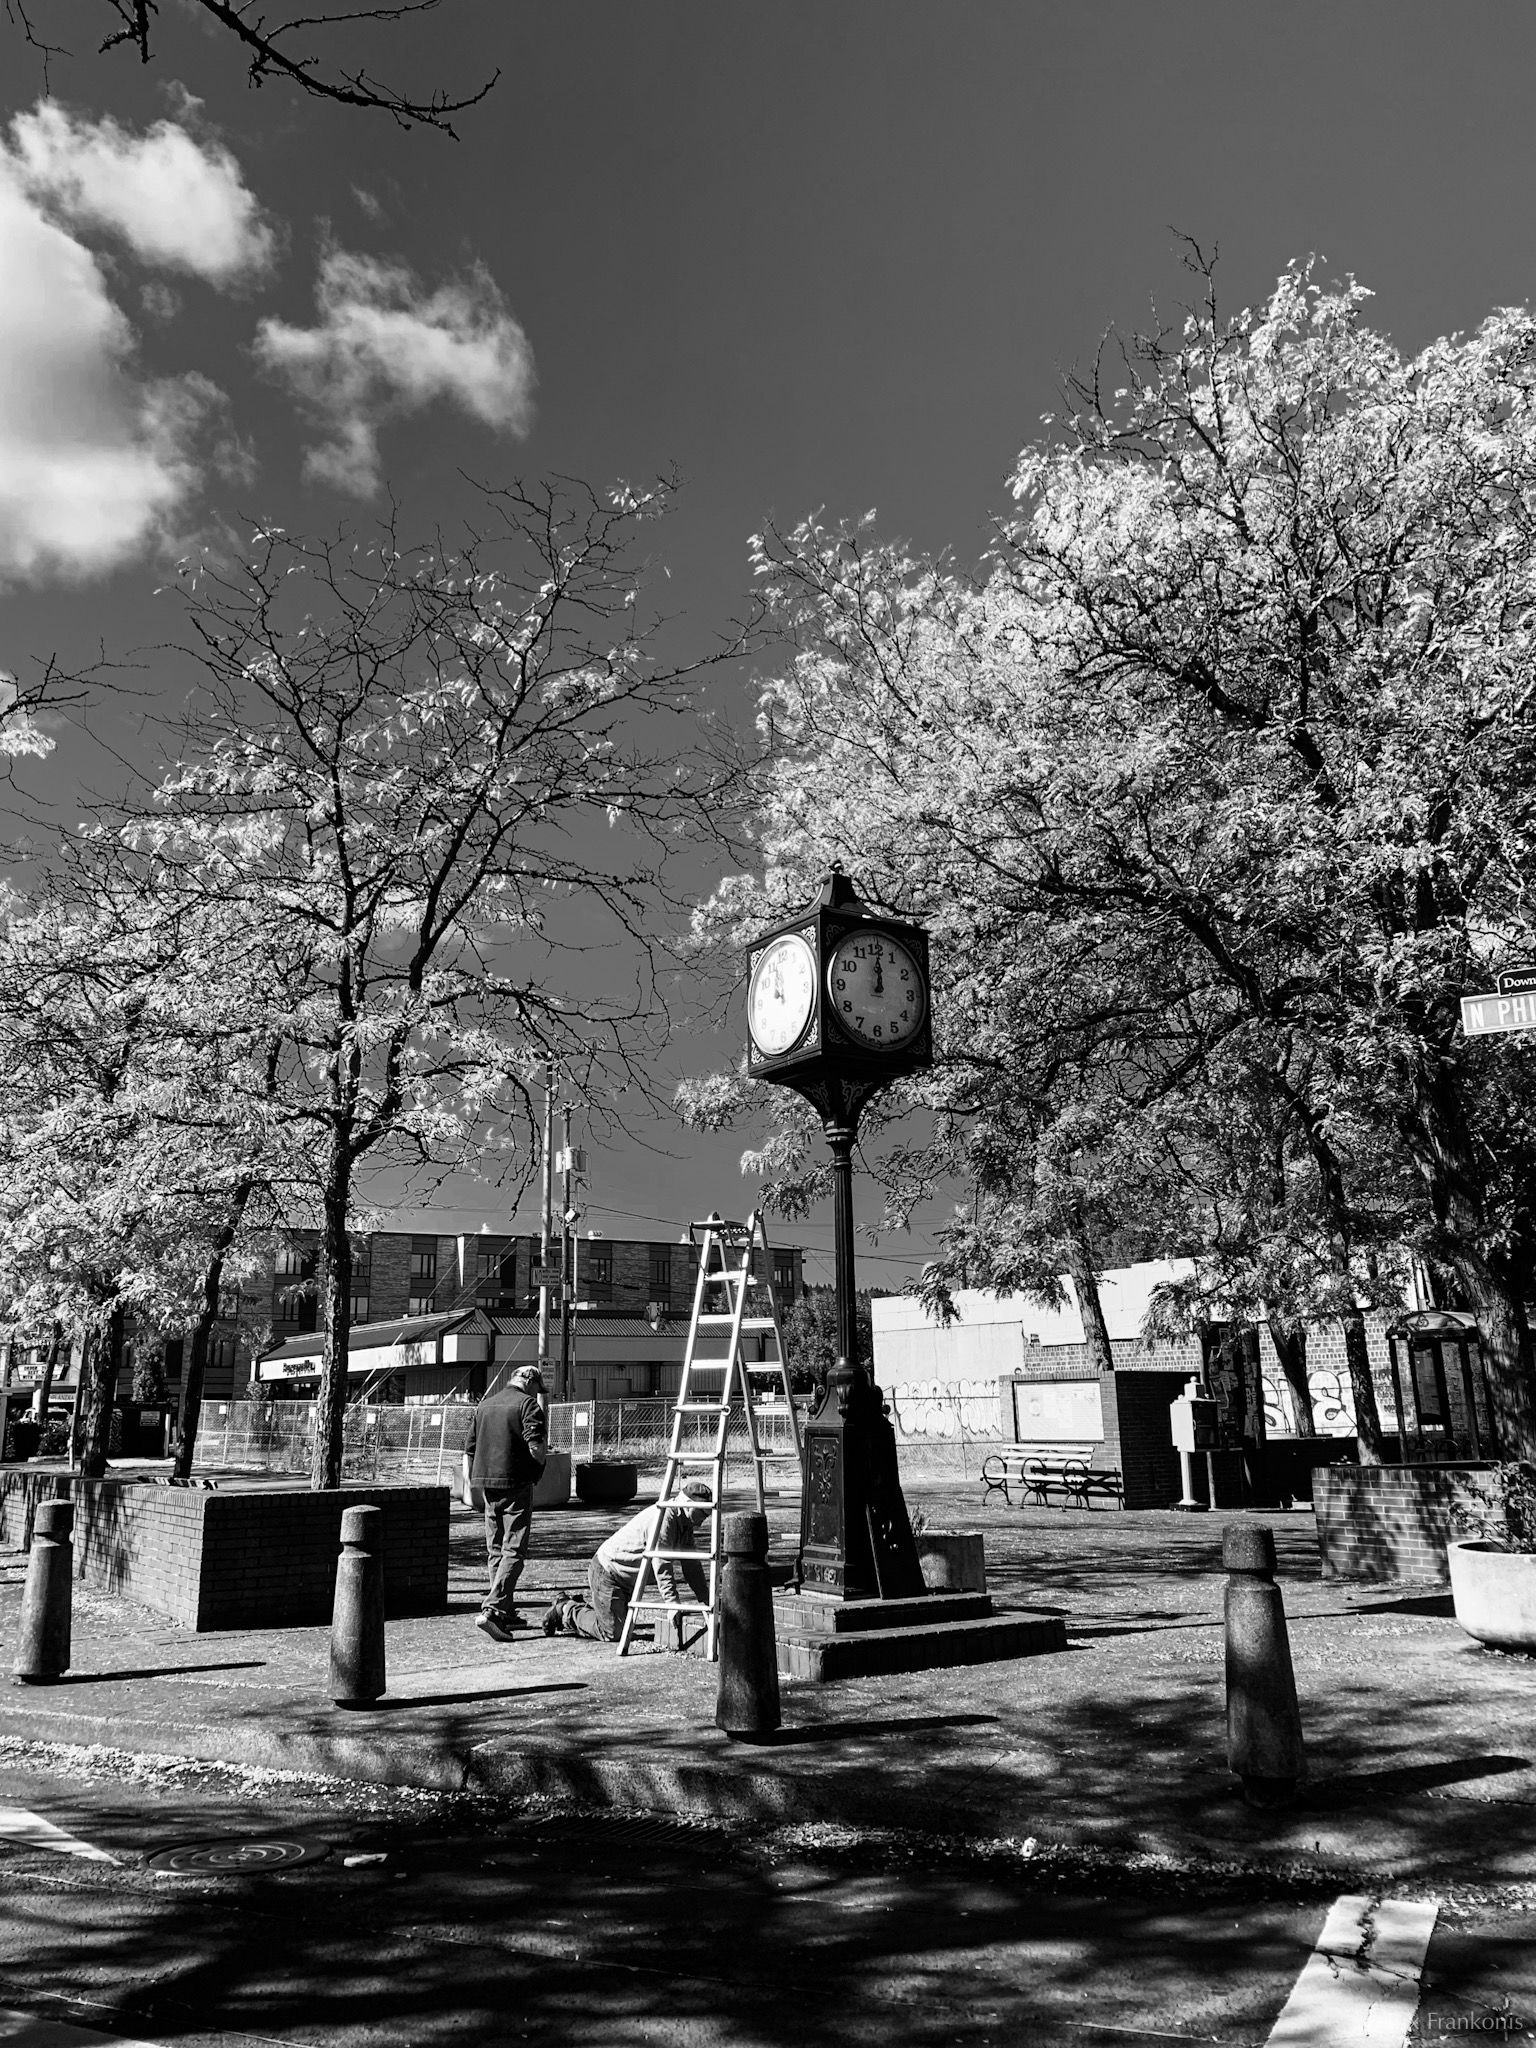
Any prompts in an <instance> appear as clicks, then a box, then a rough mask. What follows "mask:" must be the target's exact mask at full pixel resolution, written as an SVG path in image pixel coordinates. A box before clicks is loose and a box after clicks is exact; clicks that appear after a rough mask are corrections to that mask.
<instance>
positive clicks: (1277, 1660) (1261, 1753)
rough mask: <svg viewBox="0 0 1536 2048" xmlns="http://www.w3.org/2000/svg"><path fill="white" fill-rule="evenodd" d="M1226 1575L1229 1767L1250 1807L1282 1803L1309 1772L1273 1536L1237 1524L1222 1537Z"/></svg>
mask: <svg viewBox="0 0 1536 2048" xmlns="http://www.w3.org/2000/svg"><path fill="white" fill-rule="evenodd" d="M1221 1562H1222V1565H1223V1566H1224V1568H1225V1569H1226V1571H1227V1572H1228V1573H1230V1577H1229V1578H1228V1580H1227V1767H1228V1769H1229V1770H1231V1771H1232V1772H1233V1773H1234V1775H1235V1776H1237V1777H1239V1778H1241V1779H1242V1781H1243V1797H1244V1798H1245V1799H1246V1800H1247V1801H1248V1804H1249V1805H1250V1806H1283V1805H1284V1804H1285V1803H1286V1801H1287V1800H1288V1799H1290V1798H1292V1797H1293V1796H1294V1794H1295V1791H1296V1787H1297V1786H1298V1785H1299V1784H1300V1783H1301V1780H1302V1779H1303V1778H1304V1777H1305V1776H1306V1753H1305V1751H1304V1749H1303V1746H1302V1739H1301V1709H1300V1707H1299V1706H1298V1705H1297V1702H1296V1674H1295V1672H1294V1671H1293V1670H1292V1669H1291V1643H1290V1638H1289V1636H1288V1635H1287V1634H1286V1628H1285V1606H1284V1603H1283V1601H1282V1599H1281V1596H1280V1588H1279V1587H1278V1586H1277V1585H1276V1584H1275V1539H1274V1536H1273V1535H1272V1534H1271V1532H1270V1531H1269V1530H1268V1529H1266V1528H1264V1527H1263V1526H1262V1525H1261V1524H1259V1523H1253V1522H1249V1523H1238V1524H1236V1525H1235V1526H1234V1527H1232V1528H1230V1529H1228V1530H1227V1531H1226V1532H1225V1533H1224V1535H1223V1536H1222V1539H1221Z"/></svg>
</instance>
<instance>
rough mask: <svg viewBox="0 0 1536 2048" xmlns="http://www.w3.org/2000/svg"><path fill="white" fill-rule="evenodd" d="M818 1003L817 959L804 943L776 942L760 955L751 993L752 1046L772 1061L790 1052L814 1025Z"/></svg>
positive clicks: (791, 939)
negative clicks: (806, 1030) (812, 1020)
mask: <svg viewBox="0 0 1536 2048" xmlns="http://www.w3.org/2000/svg"><path fill="white" fill-rule="evenodd" d="M815 1000H816V956H815V954H814V953H813V952H812V951H811V949H810V947H809V946H808V945H807V944H806V943H805V941H804V939H799V938H796V937H794V935H793V934H790V935H787V936H786V937H784V938H782V939H775V940H774V942H773V944H772V945H771V946H768V947H765V948H764V950H763V951H762V952H761V953H760V954H759V955H758V960H757V965H756V966H755V967H754V968H753V970H752V983H751V986H750V988H749V989H748V990H747V1028H748V1030H749V1031H750V1032H751V1033H752V1043H753V1044H754V1045H755V1046H756V1047H757V1049H758V1051H759V1052H760V1053H766V1054H768V1055H769V1057H770V1058H772V1057H776V1056H777V1055H778V1054H779V1053H781V1052H788V1051H789V1049H790V1047H791V1046H792V1045H793V1044H794V1042H795V1040H796V1039H797V1038H798V1037H799V1036H800V1034H801V1032H802V1031H804V1029H805V1027H806V1025H807V1024H808V1023H809V1022H810V1017H811V1009H812V1006H813V1005H814V1003H815Z"/></svg>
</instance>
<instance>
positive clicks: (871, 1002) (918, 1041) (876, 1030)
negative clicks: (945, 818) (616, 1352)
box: [747, 866, 933, 1599]
mask: <svg viewBox="0 0 1536 2048" xmlns="http://www.w3.org/2000/svg"><path fill="white" fill-rule="evenodd" d="M748 966H749V974H750V979H749V982H748V989H747V1033H748V1036H747V1071H748V1072H749V1073H750V1074H751V1075H752V1076H753V1077H754V1078H755V1079H758V1080H763V1081H774V1082H777V1083H780V1084H781V1085H782V1086H784V1087H786V1088H793V1089H794V1090H795V1091H796V1093H797V1094H800V1095H803V1096H804V1097H805V1098H806V1100H807V1101H808V1102H809V1103H810V1104H811V1105H812V1107H813V1108H814V1109H815V1110H816V1112H817V1114H818V1115H819V1116H820V1118H821V1123H822V1129H823V1131H824V1132H825V1133H826V1139H827V1145H828V1148H829V1150H830V1151H831V1154H832V1200H833V1222H834V1240H833V1241H834V1246H835V1253H836V1271H837V1328H838V1349H839V1351H840V1353H841V1356H840V1358H839V1359H838V1362H837V1367H836V1369H835V1370H834V1371H833V1373H832V1374H831V1376H830V1378H829V1379H828V1382H827V1389H826V1393H825V1394H824V1395H823V1397H822V1400H821V1403H820V1405H819V1406H818V1408H817V1410H816V1413H815V1414H814V1415H813V1416H812V1417H811V1419H810V1421H809V1422H808V1423H807V1425H806V1432H805V1491H804V1495H803V1500H802V1507H801V1517H800V1572H801V1582H802V1584H803V1585H804V1586H805V1587H806V1588H807V1589H808V1590H811V1591H815V1592H820V1593H823V1594H829V1595H831V1596H833V1597H835V1598H838V1599H869V1598H875V1597H880V1598H884V1599H905V1598H911V1597H913V1596H914V1595H919V1594H921V1593H923V1592H924V1590H925V1589H924V1586H923V1577H922V1570H921V1567H920V1566H919V1563H918V1558H917V1547H916V1545H915V1544H914V1542H913V1540H912V1526H911V1523H910V1521H909V1520H908V1517H907V1507H906V1502H905V1500H904V1499H903V1498H902V1492H901V1481H900V1477H899V1475H898V1473H897V1469H896V1439H895V1433H894V1431H893V1430H892V1428H891V1423H890V1418H889V1417H888V1416H887V1414H886V1412H885V1403H884V1401H883V1400H882V1399H881V1397H880V1392H879V1389H878V1388H877V1387H876V1386H875V1384H874V1380H873V1377H872V1375H871V1374H870V1372H869V1371H868V1370H867V1369H866V1368H865V1366H864V1365H863V1364H862V1363H861V1362H860V1361H859V1357H858V1343H857V1334H856V1332H857V1317H856V1299H857V1297H856V1292H855V1287H854V1270H853V1268H854V1245H853V1147H854V1142H855V1139H856V1137H857V1135H858V1123H859V1113H860V1111H861V1110H862V1109H863V1107H864V1104H865V1103H866V1102H867V1101H868V1100H869V1099H870V1097H871V1096H872V1095H875V1094H877V1093H878V1092H879V1090H880V1089H882V1088H883V1087H885V1086H886V1085H887V1084H888V1083H889V1082H891V1081H893V1080H895V1079H896V1078H897V1076H898V1075H901V1074H909V1073H912V1072H914V1071H916V1070H917V1069H918V1068H921V1067H926V1066H929V1065H931V1064H932V1061H933V1036H932V1029H931V1024H930V1018H929V975H928V935H927V933H926V932H925V931H924V930H923V929H922V927H921V926H920V925H915V924H906V923H903V922H902V921H900V920H899V919H895V918H890V917H885V916H883V915H881V914H880V913H879V912H878V911H874V910H871V909H870V907H869V905H868V904H866V903H863V902H861V901H860V900H859V898H858V896H857V895H856V894H855V893H854V890H853V885H852V884H851V883H850V881H849V880H848V877H847V876H846V875H845V874H844V872H843V870H842V869H841V868H840V867H836V866H834V868H833V869H832V872H831V874H830V875H829V876H828V878H827V882H826V886H825V887H824V888H823V890H822V892H821V894H820V896H819V897H818V898H817V900H816V902H815V903H814V904H812V905H811V906H809V908H807V909H806V910H804V911H802V912H801V913H800V914H799V915H798V916H796V917H794V918H791V919H789V920H788V921H787V922H786V923H784V924H783V925H781V926H779V927H778V928H777V930H775V931H772V932H769V933H768V934H766V935H765V937H764V938H763V939H761V940H760V941H759V942H758V944H757V945H755V946H754V947H753V948H752V950H751V953H750V955H749V960H748Z"/></svg>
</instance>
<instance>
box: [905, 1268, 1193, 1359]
mask: <svg viewBox="0 0 1536 2048" xmlns="http://www.w3.org/2000/svg"><path fill="white" fill-rule="evenodd" d="M1190 1270H1191V1268H1190V1264H1189V1261H1188V1260H1186V1259H1154V1260H1149V1261H1147V1263H1146V1264H1144V1265H1139V1266H1122V1267H1120V1268H1118V1269H1117V1270H1116V1271H1115V1272H1112V1273H1106V1274H1105V1275H1104V1277H1103V1279H1102V1280H1101V1281H1100V1282H1099V1299H1100V1301H1101V1302H1102V1304H1103V1309H1104V1320H1105V1322H1106V1323H1107V1324H1108V1326H1109V1335H1110V1341H1111V1342H1112V1343H1113V1342H1131V1341H1133V1340H1134V1339H1136V1338H1137V1337H1139V1336H1140V1335H1141V1325H1142V1321H1143V1318H1144V1317H1145V1315H1146V1313H1147V1304H1148V1302H1149V1301H1150V1300H1151V1298H1152V1290H1153V1288H1154V1287H1156V1286H1158V1285H1159V1284H1160V1283H1161V1282H1164V1281H1168V1280H1174V1279H1179V1278H1182V1277H1183V1276H1184V1275H1185V1274H1187V1273H1188V1272H1189V1271H1190ZM1064 1285H1065V1288H1066V1294H1067V1301H1066V1304H1065V1305H1064V1306H1063V1307H1061V1308H1057V1309H1052V1308H1044V1307H1042V1306H1041V1305H1040V1304H1039V1303H1038V1302H1034V1301H1030V1300H1028V1299H1027V1298H1026V1297H1025V1296H1023V1295H1020V1294H1013V1295H997V1294H993V1293H991V1292H990V1291H988V1290H984V1289H980V1288H961V1289H959V1290H958V1291H957V1292H956V1294H955V1307H956V1309H957V1310H958V1311H959V1313H958V1315H957V1318H956V1320H955V1321H954V1322H953V1323H951V1324H949V1325H948V1327H947V1328H946V1327H945V1326H944V1325H943V1324H941V1323H939V1322H938V1321H936V1320H935V1319H934V1318H933V1317H932V1316H930V1315H928V1314H927V1313H926V1311H925V1310H924V1309H923V1306H922V1304H921V1303H920V1302H918V1301H917V1300H915V1299H914V1298H913V1297H912V1296H911V1295H906V1294H898V1295H891V1296H888V1297H886V1298H884V1299H877V1300H875V1301H874V1302H872V1303H871V1304H870V1307H871V1312H872V1314H873V1318H874V1337H875V1377H876V1379H877V1380H879V1382H880V1384H881V1386H882V1387H887V1388H895V1387H899V1386H901V1385H903V1384H904V1383H905V1382H907V1381H910V1380H937V1381H940V1382H942V1383H949V1382H952V1381H955V1380H976V1379H991V1380H997V1379H1000V1378H1001V1377H1002V1376H1003V1375H1004V1374H1006V1373H1012V1372H1015V1371H1017V1369H1018V1367H1019V1365H1020V1364H1021V1363H1022V1361H1023V1358H1024V1354H1025V1350H1026V1347H1029V1346H1033V1345H1035V1344H1081V1343H1082V1341H1083V1324H1082V1318H1081V1316H1080V1315H1079V1314H1078V1311H1077V1297H1076V1294H1075V1292H1074V1290H1073V1286H1072V1282H1071V1281H1070V1280H1068V1281H1066V1282H1065V1283H1064Z"/></svg>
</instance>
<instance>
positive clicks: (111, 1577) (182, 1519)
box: [0, 1472, 448, 1630]
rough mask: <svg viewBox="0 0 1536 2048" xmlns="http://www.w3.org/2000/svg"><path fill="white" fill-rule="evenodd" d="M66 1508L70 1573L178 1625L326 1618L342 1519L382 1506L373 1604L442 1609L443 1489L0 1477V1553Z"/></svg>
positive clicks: (396, 1610) (278, 1623)
mask: <svg viewBox="0 0 1536 2048" xmlns="http://www.w3.org/2000/svg"><path fill="white" fill-rule="evenodd" d="M59 1499H62V1500H69V1499H73V1500H74V1502H75V1538H74V1541H75V1569H76V1573H77V1574H78V1576H79V1578H80V1579H81V1581H82V1582H83V1583H84V1584H85V1585H87V1586H91V1587H94V1588H96V1589H97V1590H98V1591H101V1592H105V1593H126V1594H128V1595H130V1596H131V1597H132V1598H133V1599H135V1600H137V1601H140V1602H141V1603H142V1604H143V1605H144V1606H146V1607H152V1608H154V1609H155V1610H156V1611H157V1612H158V1613H161V1614H168V1615H170V1617H171V1618H172V1620H174V1621H179V1622H181V1623H182V1624H183V1626H184V1627H187V1628H192V1629H198V1630H208V1629H220V1628H283V1627H295V1628H297V1627H306V1626H308V1627H312V1626H314V1625H315V1624H316V1623H318V1622H327V1621H329V1620H330V1618H331V1602H332V1597H333V1595H334V1592H335V1586H336V1559H337V1556H338V1554H339V1552H340V1549H341V1517H342V1514H343V1511H344V1510H345V1509H347V1508H355V1507H380V1508H382V1509H383V1510H384V1608H385V1612H386V1614H389V1615H391V1616H395V1615H404V1614H439V1613H441V1612H442V1611H443V1610H444V1608H446V1606H447V1604H448V1489H447V1487H446V1486H342V1487H338V1488H337V1489H336V1490H335V1492H333V1493H312V1492H310V1490H309V1489H308V1488H307V1487H296V1486H287V1487H283V1486H271V1487H251V1488H241V1489H238V1490H231V1491H229V1492H223V1491H218V1492H208V1491H205V1490H204V1489H203V1488H201V1487H180V1486H155V1485H145V1484H143V1483H142V1482H135V1481H133V1480H128V1479H111V1478H108V1479H99V1480H89V1479H74V1480H72V1479H71V1478H70V1477H69V1475H68V1474H67V1473H54V1472H0V1547H4V1548H9V1549H12V1550H24V1549H26V1548H27V1546H28V1544H29V1543H30V1541H31V1537H32V1518H33V1515H34V1513H35V1512H36V1508H37V1504H38V1502H39V1501H43V1500H59Z"/></svg>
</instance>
